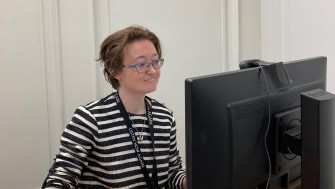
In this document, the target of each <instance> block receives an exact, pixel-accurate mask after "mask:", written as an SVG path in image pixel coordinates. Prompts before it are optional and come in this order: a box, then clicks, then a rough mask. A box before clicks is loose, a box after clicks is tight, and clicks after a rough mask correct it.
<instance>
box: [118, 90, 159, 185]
mask: <svg viewBox="0 0 335 189" xmlns="http://www.w3.org/2000/svg"><path fill="white" fill-rule="evenodd" d="M114 97H115V99H116V104H117V106H118V107H119V109H120V112H121V115H122V117H123V119H124V121H125V123H126V125H127V130H128V132H129V134H130V140H131V142H132V143H133V146H134V150H135V153H136V155H137V159H138V162H139V164H140V167H141V170H142V173H143V175H144V179H145V182H146V183H147V184H148V186H149V188H150V189H151V188H152V189H155V188H158V179H157V164H156V157H155V142H154V141H155V140H154V124H153V117H152V111H151V108H150V104H149V103H148V102H147V100H145V99H144V101H145V105H146V106H145V107H146V112H147V119H148V125H149V129H150V136H151V141H152V149H153V158H154V163H153V172H152V182H151V179H150V176H149V172H148V169H147V166H146V165H145V162H144V159H143V156H142V152H141V149H140V147H139V145H138V141H137V137H136V135H135V131H134V128H133V127H132V123H131V121H130V118H129V116H128V113H127V111H126V109H125V107H124V105H123V103H122V101H121V98H120V96H119V93H118V92H116V93H115V94H114Z"/></svg>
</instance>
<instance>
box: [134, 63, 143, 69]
mask: <svg viewBox="0 0 335 189" xmlns="http://www.w3.org/2000/svg"><path fill="white" fill-rule="evenodd" d="M144 65H145V63H141V64H136V65H135V66H136V68H142V67H143V66H144Z"/></svg>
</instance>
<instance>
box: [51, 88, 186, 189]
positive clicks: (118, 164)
mask: <svg viewBox="0 0 335 189" xmlns="http://www.w3.org/2000/svg"><path fill="white" fill-rule="evenodd" d="M146 99H148V100H150V101H151V104H152V106H151V111H152V114H153V121H154V141H155V159H156V163H157V176H158V185H159V188H177V189H181V188H182V180H183V178H184V177H185V171H184V170H183V169H182V165H181V158H180V156H179V151H178V149H177V143H176V124H175V120H174V117H173V114H172V112H171V111H170V110H169V109H167V108H166V107H165V106H164V105H163V104H161V103H159V102H157V101H155V100H153V99H150V98H148V97H146ZM130 119H131V120H132V121H133V127H134V128H135V130H136V131H137V132H136V133H137V134H141V135H143V136H144V139H143V140H141V141H139V142H138V143H139V147H140V149H141V152H142V156H143V158H144V161H145V164H146V167H147V169H148V172H149V176H150V178H151V175H152V174H151V173H152V171H153V161H154V157H153V149H152V144H151V137H150V130H149V127H148V123H147V118H146V116H145V115H135V114H131V115H130ZM45 188H96V189H99V188H148V187H147V184H146V182H145V179H144V175H143V174H142V171H141V167H140V164H139V161H138V159H137V156H136V153H135V150H134V146H133V143H132V142H131V139H130V134H129V132H128V130H127V126H126V125H125V121H124V120H123V117H122V115H121V114H120V110H119V109H118V106H117V104H116V101H115V98H114V95H113V94H111V95H108V96H106V97H105V98H102V99H100V100H97V101H94V102H92V103H89V104H87V105H86V106H80V107H78V108H77V109H76V111H75V113H74V115H73V117H72V120H71V121H70V122H69V124H68V125H67V126H66V129H65V130H64V132H63V134H62V136H61V145H60V153H59V154H58V155H56V157H55V162H54V164H53V166H52V167H51V168H50V170H49V175H48V176H47V178H46V185H45Z"/></svg>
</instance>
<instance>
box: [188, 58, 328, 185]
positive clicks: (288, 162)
mask: <svg viewBox="0 0 335 189" xmlns="http://www.w3.org/2000/svg"><path fill="white" fill-rule="evenodd" d="M326 64H327V59H326V57H315V58H309V59H304V60H297V61H290V62H285V63H283V64H282V66H273V65H269V66H263V67H262V69H261V68H260V67H254V68H248V69H242V70H237V71H232V72H224V73H219V74H213V75H206V76H200V77H194V78H189V79H186V81H185V110H186V112H185V116H186V117H185V121H186V171H187V184H188V188H189V189H204V188H206V189H212V188H213V189H217V188H222V189H249V188H250V189H251V188H265V186H266V184H267V181H268V180H269V179H268V178H269V172H270V178H271V180H270V183H269V187H268V188H271V189H275V188H287V187H288V186H289V185H290V183H292V182H294V181H295V180H297V179H299V178H300V177H301V157H300V156H298V155H292V154H290V153H288V154H286V153H285V152H283V151H282V150H281V149H280V148H281V145H282V140H283V137H284V134H283V133H284V132H285V131H286V130H287V129H291V128H297V127H299V126H300V124H301V120H300V105H301V97H300V95H301V93H303V92H306V91H310V90H314V89H323V90H325V88H326V70H327V69H326V67H327V66H326ZM274 65H275V64H274ZM283 73H284V74H283ZM292 112H293V113H292ZM292 115H293V117H290V116H292ZM286 120H291V121H290V123H285V125H286V126H282V123H281V122H282V121H286ZM289 127H290V128H289ZM265 143H266V146H267V148H265ZM266 149H267V150H268V153H267V150H266ZM288 150H289V151H290V149H288ZM292 150H293V149H292ZM267 154H268V155H267ZM270 165H271V166H270ZM270 167H271V169H270Z"/></svg>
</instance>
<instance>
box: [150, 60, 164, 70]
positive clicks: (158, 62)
mask: <svg viewBox="0 0 335 189" xmlns="http://www.w3.org/2000/svg"><path fill="white" fill-rule="evenodd" d="M163 63H164V60H163V59H160V60H157V61H155V62H153V63H152V66H153V67H154V68H155V69H159V68H161V67H162V66H163Z"/></svg>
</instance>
